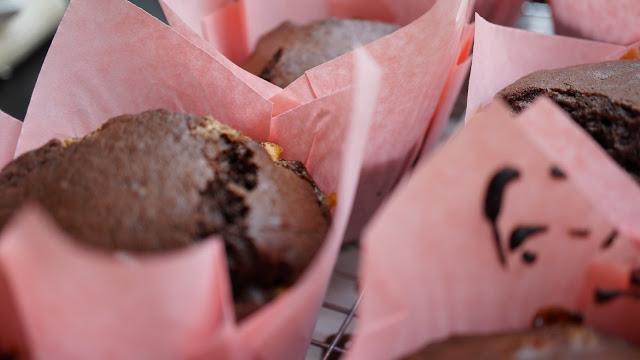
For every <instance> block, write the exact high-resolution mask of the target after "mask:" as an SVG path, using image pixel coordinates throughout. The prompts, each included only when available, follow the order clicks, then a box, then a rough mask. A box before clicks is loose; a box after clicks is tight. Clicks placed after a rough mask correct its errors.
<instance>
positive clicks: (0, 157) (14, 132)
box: [0, 111, 22, 168]
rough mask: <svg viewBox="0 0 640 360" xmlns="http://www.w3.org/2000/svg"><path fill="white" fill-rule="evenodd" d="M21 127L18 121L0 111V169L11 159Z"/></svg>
mask: <svg viewBox="0 0 640 360" xmlns="http://www.w3.org/2000/svg"><path fill="white" fill-rule="evenodd" d="M21 127H22V123H21V122H20V121H18V120H16V119H14V118H13V117H11V116H10V115H8V114H5V113H3V112H2V111H0V168H2V167H3V166H4V165H6V164H7V163H8V162H9V161H11V159H13V154H14V153H15V151H16V142H17V141H18V135H19V134H20V128H21Z"/></svg>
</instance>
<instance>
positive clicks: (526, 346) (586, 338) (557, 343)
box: [406, 325, 640, 360]
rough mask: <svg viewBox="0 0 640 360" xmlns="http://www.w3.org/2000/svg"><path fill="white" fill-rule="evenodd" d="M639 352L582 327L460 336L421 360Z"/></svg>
mask: <svg viewBox="0 0 640 360" xmlns="http://www.w3.org/2000/svg"><path fill="white" fill-rule="evenodd" d="M638 358H640V350H638V349H636V348H634V347H632V346H631V345H629V344H627V343H626V342H624V341H622V340H618V339H615V338H611V337H606V336H603V335H600V334H598V333H596V332H595V331H593V330H591V329H589V328H585V327H582V326H568V325H555V326H550V327H542V328H538V329H531V330H525V331H519V332H513V333H505V334H497V335H478V336H459V337H452V338H450V339H447V340H445V341H442V342H438V343H434V344H431V345H429V346H427V347H426V348H424V349H423V350H421V351H420V352H417V353H415V354H413V355H411V356H409V357H407V358H406V359H407V360H420V359H434V360H436V359H487V360H488V359H532V360H533V359H593V360H595V359H638Z"/></svg>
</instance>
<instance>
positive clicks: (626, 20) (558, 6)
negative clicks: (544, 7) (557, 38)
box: [549, 0, 640, 45]
mask: <svg viewBox="0 0 640 360" xmlns="http://www.w3.org/2000/svg"><path fill="white" fill-rule="evenodd" d="M549 4H550V5H551V9H552V10H553V21H554V24H555V30H556V32H557V33H559V34H564V35H571V36H578V37H584V38H587V39H594V40H599V41H607V42H611V43H616V44H627V45H628V44H632V43H634V42H637V41H640V25H639V24H638V19H640V2H639V1H638V0H615V1H611V0H580V1H576V0H549Z"/></svg>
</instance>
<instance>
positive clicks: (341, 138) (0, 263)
mask: <svg viewBox="0 0 640 360" xmlns="http://www.w3.org/2000/svg"><path fill="white" fill-rule="evenodd" d="M96 14H100V16H96ZM98 40H99V41H98ZM351 60H352V62H353V63H349V64H348V66H349V67H350V68H352V69H354V77H353V81H352V82H350V83H349V84H347V85H348V86H345V87H343V88H342V89H340V90H339V91H337V92H335V93H332V94H330V95H329V96H326V97H322V98H319V99H317V100H316V101H314V102H313V104H314V105H312V106H311V105H310V106H305V107H297V108H295V109H292V110H290V111H288V112H287V113H285V114H283V117H281V118H280V119H281V120H280V121H287V119H289V120H288V121H292V119H296V118H297V119H298V120H299V121H297V122H294V123H291V124H290V126H289V127H288V128H289V129H290V131H292V133H294V134H296V133H301V131H303V130H304V132H305V134H306V135H308V136H309V137H310V138H309V144H312V145H313V146H310V147H308V148H304V147H300V146H299V140H298V139H297V138H291V137H280V138H277V139H276V138H275V137H272V136H270V127H271V109H272V104H271V102H269V101H268V100H266V99H265V98H263V97H262V95H260V94H258V92H256V91H255V90H254V89H253V88H251V87H249V86H248V85H247V84H246V83H245V82H244V80H243V79H242V77H241V76H238V75H237V74H236V73H234V71H235V70H234V69H230V68H227V67H226V66H225V65H224V64H223V63H222V62H221V61H219V59H216V58H215V57H214V56H212V55H211V54H209V53H208V52H206V51H204V50H202V49H200V48H198V47H197V46H196V45H194V44H192V43H190V42H189V41H187V40H186V39H185V38H184V37H182V36H180V35H179V34H178V33H177V32H175V31H174V30H173V29H171V28H169V27H167V26H165V25H163V24H162V23H160V22H159V21H157V20H154V19H153V18H151V17H150V15H148V14H146V13H145V12H143V11H142V10H140V9H138V8H136V7H135V6H133V5H131V4H130V3H129V2H127V1H124V0H82V1H79V0H76V1H72V2H71V4H70V6H69V9H68V11H67V13H66V15H65V17H64V19H63V21H62V24H61V26H60V28H59V30H58V33H57V34H56V37H55V39H54V41H53V44H52V46H51V49H50V50H49V54H48V56H47V59H46V61H45V64H44V66H43V69H42V73H41V75H40V78H39V80H38V82H37V84H36V89H35V91H34V94H33V98H32V101H31V105H30V108H29V110H28V113H27V119H26V120H25V125H24V127H23V129H22V133H21V135H20V137H19V139H18V153H22V152H25V151H29V150H31V149H33V148H34V147H37V146H39V145H41V144H43V143H44V142H46V141H47V140H49V139H51V138H62V139H64V138H68V137H76V136H83V135H85V134H87V133H88V132H90V131H92V130H94V129H95V128H97V127H99V125H100V124H101V123H103V122H104V121H106V120H107V119H108V118H109V117H112V116H114V115H119V114H123V113H132V112H138V111H142V110H147V109H151V108H158V107H162V108H168V109H171V110H174V111H185V112H190V113H196V114H203V115H204V114H212V115H214V116H215V117H216V118H217V119H219V120H221V121H223V122H225V123H227V124H229V125H231V126H233V127H236V128H239V129H242V130H244V131H245V132H246V133H248V134H250V135H251V136H254V137H255V138H256V139H259V140H271V141H274V140H277V141H278V143H279V144H280V145H281V146H282V147H283V148H284V149H285V158H289V157H288V153H290V152H291V153H292V154H293V155H297V154H300V156H301V157H304V158H303V160H304V161H305V163H306V165H308V168H309V170H310V172H311V175H312V176H313V177H314V179H317V180H318V184H319V185H320V187H321V188H322V189H323V190H324V191H326V192H328V193H330V192H336V193H337V196H338V205H337V209H336V210H335V214H334V217H333V225H332V227H331V230H330V234H329V235H328V236H327V238H326V240H325V243H324V246H323V247H322V249H321V250H320V251H319V253H318V254H317V256H316V258H315V259H314V261H313V262H312V264H310V266H309V268H308V269H307V271H306V272H305V274H304V275H303V276H302V277H301V279H299V281H298V282H297V283H296V284H295V285H294V286H292V287H291V288H289V289H287V291H286V292H284V293H283V294H282V295H280V296H279V297H278V298H277V299H275V300H274V301H273V302H271V303H269V304H268V305H267V306H265V307H264V308H263V309H261V310H260V311H258V312H257V313H255V314H254V315H252V316H251V317H249V318H248V319H246V320H244V321H243V322H242V323H237V322H236V321H235V319H234V316H233V307H232V300H231V294H230V286H229V279H228V274H227V266H226V260H225V256H224V253H223V252H224V249H223V247H222V245H221V243H220V242H219V240H209V241H207V242H205V243H204V244H202V245H200V246H194V247H192V248H189V249H186V250H184V251H178V252H175V253H169V254H166V255H162V256H149V257H136V256H131V255H129V256H128V255H125V254H103V253H99V252H97V251H95V250H93V249H90V248H85V247H82V246H79V245H77V244H76V242H73V241H70V240H69V239H68V238H67V237H66V236H65V235H64V234H62V233H61V231H59V230H58V229H56V227H55V225H54V224H52V223H51V222H50V221H49V220H48V218H47V216H46V214H44V213H43V212H41V211H40V210H38V208H37V206H36V205H34V206H31V207H28V208H27V209H25V210H23V211H22V212H21V213H20V214H19V215H17V216H16V218H15V219H14V220H13V222H12V223H11V224H10V225H9V226H7V228H5V229H4V231H3V232H2V233H0V306H2V309H3V310H2V311H4V312H6V314H5V313H4V312H0V315H3V321H2V322H0V345H3V346H4V344H5V343H6V344H8V345H7V346H10V349H13V347H18V349H21V350H26V349H27V348H28V349H29V350H30V352H31V354H32V356H33V357H34V358H53V359H86V358H91V359H97V358H105V359H107V358H108V359H112V358H137V359H138V358H150V359H190V358H194V359H197V358H212V357H215V358H220V357H221V356H225V357H227V358H238V359H248V358H260V359H288V358H301V357H302V356H303V355H304V353H305V351H306V347H307V346H308V342H309V339H310V336H311V331H312V329H313V325H314V322H315V318H316V315H317V311H318V309H319V307H320V304H321V301H322V298H323V295H324V292H325V290H326V287H327V283H328V280H329V278H330V274H331V270H332V269H333V265H334V262H335V259H336V256H337V252H338V250H339V247H340V244H341V240H342V238H343V237H344V232H345V229H346V226H347V221H348V219H349V216H350V213H351V208H352V206H353V201H354V197H355V192H356V185H357V184H358V180H359V175H360V170H361V168H362V161H363V158H364V156H365V155H364V154H365V144H366V142H367V134H368V129H369V127H370V124H371V122H372V116H373V113H374V110H375V104H376V103H377V99H378V94H379V93H380V91H379V89H380V88H381V78H382V72H381V70H380V69H379V67H378V66H377V65H376V64H375V61H374V60H373V59H371V58H370V57H369V55H366V54H365V53H364V51H363V50H361V52H360V53H354V54H353V56H352V57H351ZM316 103H317V105H316ZM316 108H317V109H321V110H322V118H323V119H324V123H325V125H323V126H317V127H313V128H312V127H306V126H307V125H308V123H307V122H306V121H305V119H304V118H301V117H302V116H307V115H309V114H313V111H310V110H311V109H316ZM285 115H286V116H285ZM287 117H290V118H287ZM3 124H4V123H3ZM3 126H4V125H3ZM3 134H4V133H3ZM9 140H11V141H13V144H15V141H16V138H10V139H9ZM6 144H7V145H6V146H7V147H10V144H11V143H10V142H7V143H6ZM2 146H5V142H4V141H3V142H2ZM11 310H15V311H11ZM4 315H7V316H9V315H10V316H11V317H12V319H11V318H8V320H7V321H5V320H4ZM23 335H24V336H23ZM69 339H82V341H75V340H74V341H70V340H69ZM25 344H28V345H25Z"/></svg>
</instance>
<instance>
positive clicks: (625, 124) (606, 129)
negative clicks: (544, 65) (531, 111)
mask: <svg viewBox="0 0 640 360" xmlns="http://www.w3.org/2000/svg"><path fill="white" fill-rule="evenodd" d="M498 96H499V97H500V98H502V99H504V100H505V101H506V102H507V103H508V104H509V105H510V106H511V108H512V109H513V110H514V111H516V112H520V111H522V110H523V109H525V108H526V107H527V106H528V105H529V104H531V103H532V102H533V101H534V100H535V99H536V98H537V97H538V96H547V97H549V98H551V99H552V100H553V101H554V102H556V103H557V104H558V105H559V106H560V107H562V108H563V109H564V110H565V111H566V112H568V113H569V114H570V115H571V117H572V118H573V120H574V121H575V122H576V123H578V124H579V125H580V126H581V127H582V128H583V129H585V130H586V131H587V132H588V133H589V134H590V135H591V136H592V137H593V138H594V139H595V140H596V141H597V142H598V143H599V144H600V146H602V147H603V148H604V149H605V150H606V151H607V152H608V153H609V155H610V156H611V157H612V158H613V159H614V160H615V161H616V162H618V164H620V165H621V166H622V167H623V168H624V169H626V170H627V172H628V173H629V174H631V175H632V176H633V177H634V178H635V179H636V180H637V181H639V182H640V61H638V60H625V61H610V62H604V63H599V64H587V65H578V66H572V67H567V68H563V69H555V70H543V71H538V72H535V73H532V74H530V75H528V76H525V77H523V78H522V79H520V80H518V81H516V82H515V83H513V84H511V85H509V86H508V87H506V88H505V89H503V90H502V91H501V92H500V93H499V94H498Z"/></svg>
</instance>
